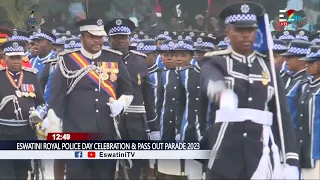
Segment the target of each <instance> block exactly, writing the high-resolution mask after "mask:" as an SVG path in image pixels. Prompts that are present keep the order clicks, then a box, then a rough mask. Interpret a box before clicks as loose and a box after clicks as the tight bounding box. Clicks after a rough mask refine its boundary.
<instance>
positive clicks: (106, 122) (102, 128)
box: [49, 48, 132, 139]
mask: <svg viewBox="0 0 320 180" xmlns="http://www.w3.org/2000/svg"><path fill="white" fill-rule="evenodd" d="M61 55H62V58H61V59H60V60H59V61H58V62H59V63H58V67H57V69H56V72H55V76H54V78H53V81H52V85H51V95H50V99H49V109H53V110H54V112H55V113H56V115H57V116H58V117H60V118H61V119H62V121H63V131H65V132H101V133H103V137H102V138H103V139H114V138H115V137H116V134H115V128H114V124H113V119H112V118H111V117H110V114H111V112H110V108H109V106H108V105H107V104H106V103H108V102H109V101H110V98H111V97H114V94H115V96H116V97H115V99H116V98H119V97H121V96H122V95H132V87H131V83H130V81H129V74H128V71H127V69H126V67H125V65H124V64H123V62H122V53H121V52H119V51H115V50H110V49H102V50H101V51H99V52H98V53H96V54H91V53H89V52H87V51H86V50H84V49H83V48H82V49H79V50H75V51H70V52H66V54H61ZM79 60H81V61H82V62H85V64H86V67H89V66H88V65H94V66H97V65H98V66H99V64H101V63H103V62H108V63H111V62H112V63H115V64H117V65H118V73H117V80H116V81H114V82H112V81H111V79H110V78H108V79H107V80H104V83H105V85H107V87H108V88H107V90H105V89H106V88H104V87H103V85H102V82H101V81H103V80H100V85H99V80H97V79H98V78H94V77H92V76H91V75H92V74H90V73H85V74H82V75H81V73H80V75H74V76H73V77H71V76H70V74H71V75H72V71H74V72H78V73H79V72H80V71H78V70H80V69H82V70H84V69H83V68H82V67H81V66H79V63H77V62H78V61H79ZM91 67H92V66H91ZM89 72H92V73H94V72H96V71H95V70H93V71H90V70H89ZM97 74H98V73H97ZM68 75H69V76H68ZM81 76H83V77H81Z"/></svg>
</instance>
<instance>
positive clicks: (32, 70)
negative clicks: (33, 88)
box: [22, 67, 38, 74]
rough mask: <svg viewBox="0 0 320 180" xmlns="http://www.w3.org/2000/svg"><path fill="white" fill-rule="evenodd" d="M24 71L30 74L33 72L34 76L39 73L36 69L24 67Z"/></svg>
mask: <svg viewBox="0 0 320 180" xmlns="http://www.w3.org/2000/svg"><path fill="white" fill-rule="evenodd" d="M22 70H24V71H28V72H32V73H33V74H37V73H38V69H36V68H27V67H22Z"/></svg>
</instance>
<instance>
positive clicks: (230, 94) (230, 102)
mask: <svg viewBox="0 0 320 180" xmlns="http://www.w3.org/2000/svg"><path fill="white" fill-rule="evenodd" d="M238 101H239V100H238V96H237V94H236V93H235V92H234V91H233V90H231V89H226V90H224V91H222V92H221V95H220V108H221V109H237V108H238Z"/></svg>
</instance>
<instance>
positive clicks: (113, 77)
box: [110, 73, 118, 82]
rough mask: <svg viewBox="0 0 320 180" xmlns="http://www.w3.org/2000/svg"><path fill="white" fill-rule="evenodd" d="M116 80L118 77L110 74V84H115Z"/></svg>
mask: <svg viewBox="0 0 320 180" xmlns="http://www.w3.org/2000/svg"><path fill="white" fill-rule="evenodd" d="M117 79H118V77H117V75H116V74H114V73H112V74H111V75H110V80H111V81H112V82H115V81H116V80H117Z"/></svg>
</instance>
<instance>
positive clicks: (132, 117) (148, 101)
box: [105, 19, 160, 179]
mask: <svg viewBox="0 0 320 180" xmlns="http://www.w3.org/2000/svg"><path fill="white" fill-rule="evenodd" d="M134 28H135V25H134V23H133V22H132V21H130V20H129V19H114V20H112V21H109V22H108V24H106V25H105V31H106V32H107V34H108V36H109V41H110V45H111V48H112V49H116V50H118V51H121V52H122V53H123V62H124V64H125V65H126V67H127V69H128V71H129V74H130V78H131V83H132V88H133V96H134V98H133V101H132V104H131V106H129V107H128V108H127V110H126V112H125V114H124V115H123V116H122V117H121V121H120V128H121V136H122V138H123V139H126V140H148V135H149V134H150V131H151V136H152V137H151V139H153V138H154V137H159V136H160V135H159V134H160V133H159V128H158V127H159V124H158V123H157V121H156V119H157V114H156V112H155V104H154V100H153V95H152V85H151V84H150V83H149V80H148V78H149V74H148V65H147V63H146V57H147V56H146V55H145V54H142V53H139V52H137V51H134V50H129V35H130V34H131V33H132V31H133V30H134ZM145 166H148V161H143V160H133V165H132V168H131V169H129V170H128V176H129V178H130V179H139V177H140V172H141V168H142V167H145Z"/></svg>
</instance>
